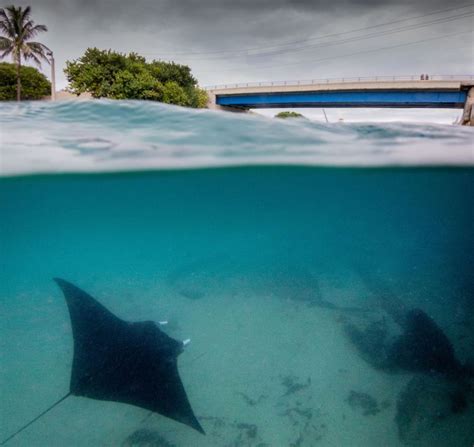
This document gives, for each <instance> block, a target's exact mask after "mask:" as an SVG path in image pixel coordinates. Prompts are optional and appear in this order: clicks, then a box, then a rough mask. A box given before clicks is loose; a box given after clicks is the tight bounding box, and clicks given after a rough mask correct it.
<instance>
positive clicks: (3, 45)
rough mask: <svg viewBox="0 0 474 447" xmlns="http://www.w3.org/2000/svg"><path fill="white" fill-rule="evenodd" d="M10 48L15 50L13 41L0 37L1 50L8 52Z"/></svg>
mask: <svg viewBox="0 0 474 447" xmlns="http://www.w3.org/2000/svg"><path fill="white" fill-rule="evenodd" d="M8 48H13V41H12V40H10V39H7V38H6V37H3V36H0V50H6V49H8Z"/></svg>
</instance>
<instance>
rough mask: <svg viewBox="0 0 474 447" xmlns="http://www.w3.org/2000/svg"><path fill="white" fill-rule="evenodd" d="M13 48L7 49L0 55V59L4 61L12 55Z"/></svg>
mask: <svg viewBox="0 0 474 447" xmlns="http://www.w3.org/2000/svg"><path fill="white" fill-rule="evenodd" d="M12 51H13V47H12V48H7V49H6V50H5V51H4V52H3V53H0V59H4V58H6V57H7V56H9V55H10V54H12Z"/></svg>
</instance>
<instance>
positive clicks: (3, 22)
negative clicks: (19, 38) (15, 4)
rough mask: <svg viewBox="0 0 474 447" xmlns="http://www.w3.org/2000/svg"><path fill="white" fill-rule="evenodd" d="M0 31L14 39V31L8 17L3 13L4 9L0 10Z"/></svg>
mask: <svg viewBox="0 0 474 447" xmlns="http://www.w3.org/2000/svg"><path fill="white" fill-rule="evenodd" d="M0 30H2V31H3V33H4V34H6V35H7V36H8V37H14V36H15V31H14V27H13V23H12V21H11V20H10V17H9V16H8V15H7V13H6V12H5V9H4V8H0Z"/></svg>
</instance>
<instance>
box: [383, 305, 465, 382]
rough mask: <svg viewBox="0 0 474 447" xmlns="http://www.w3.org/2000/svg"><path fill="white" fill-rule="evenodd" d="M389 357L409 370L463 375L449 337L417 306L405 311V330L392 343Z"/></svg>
mask: <svg viewBox="0 0 474 447" xmlns="http://www.w3.org/2000/svg"><path fill="white" fill-rule="evenodd" d="M390 357H391V360H392V362H394V363H395V364H396V365H397V366H399V367H400V368H403V369H407V370H411V371H424V372H430V371H433V372H438V373H441V374H447V375H449V376H457V375H461V374H463V367H462V366H461V363H460V362H459V361H458V360H457V358H456V355H455V353H454V348H453V345H452V344H451V342H450V341H449V339H448V337H447V336H446V335H445V333H444V332H443V331H442V330H441V328H440V327H439V326H438V325H437V324H436V323H435V322H434V320H432V319H431V318H430V317H429V316H428V315H427V314H426V313H425V312H423V311H422V310H420V309H413V310H411V311H409V312H407V314H406V317H405V324H404V332H403V334H402V335H401V336H400V337H399V338H398V339H397V340H396V341H395V343H394V344H393V346H392V348H391V353H390Z"/></svg>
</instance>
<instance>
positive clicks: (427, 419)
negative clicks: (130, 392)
mask: <svg viewBox="0 0 474 447" xmlns="http://www.w3.org/2000/svg"><path fill="white" fill-rule="evenodd" d="M117 104H118V105H114V104H112V103H98V104H96V105H94V104H93V103H84V104H74V105H73V104H65V105H60V106H56V107H52V106H45V105H36V104H29V105H25V106H24V108H21V107H20V108H18V107H16V106H2V107H3V109H2V114H1V118H0V120H1V125H2V140H3V141H2V152H3V154H4V155H3V160H2V167H3V171H4V174H7V175H6V176H4V178H2V179H1V180H0V215H1V216H2V217H1V223H0V226H1V227H0V230H1V234H0V247H1V253H2V254H1V262H2V266H1V275H2V280H1V282H0V299H1V313H2V325H1V334H0V335H1V340H2V341H1V343H2V344H1V349H0V354H1V370H0V387H1V388H0V389H1V396H2V402H3V403H2V408H1V414H0V416H1V417H0V433H1V436H0V437H1V438H2V439H3V438H5V437H7V436H8V434H10V433H11V432H13V431H15V430H16V429H17V428H19V427H20V426H21V425H22V424H23V423H25V422H27V421H28V420H29V419H32V418H33V417H34V416H35V415H36V414H38V413H40V412H41V411H42V410H43V409H45V408H46V407H47V406H48V405H50V404H51V403H52V402H54V401H55V400H57V399H59V398H60V397H61V396H63V395H64V394H65V393H66V392H67V390H68V386H69V375H70V368H71V361H72V334H71V329H70V323H69V316H68V313H67V308H66V305H65V302H64V299H63V297H62V295H61V293H60V291H59V290H58V288H57V286H56V284H54V283H53V281H52V278H53V277H58V276H59V277H62V278H65V279H68V280H70V281H72V282H73V283H75V284H77V285H78V286H79V287H81V288H83V289H84V290H86V291H88V292H89V293H91V294H92V295H93V296H95V297H96V298H97V299H99V300H100V301H101V302H102V303H104V304H105V305H106V306H107V307H108V308H109V309H111V310H112V311H113V312H114V313H116V314H117V315H119V316H120V317H122V318H124V319H126V320H130V321H136V320H145V319H151V320H154V321H160V320H163V319H165V320H168V321H169V323H168V325H167V326H165V329H164V330H165V331H166V332H167V333H168V334H169V335H171V336H173V337H175V338H177V339H180V340H183V339H185V338H191V340H192V341H191V344H190V345H189V346H188V347H187V348H186V350H185V352H184V353H183V354H182V355H181V357H180V360H179V369H180V374H181V376H182V379H183V382H184V385H185V388H186V390H187V393H188V396H189V399H190V401H191V404H192V406H193V409H194V411H195V413H196V415H197V417H198V419H199V420H200V422H201V424H202V425H203V427H204V429H205V430H206V432H207V435H206V436H205V437H204V436H202V435H200V434H198V433H196V432H194V431H193V430H191V429H189V428H188V427H186V426H184V425H181V424H177V423H175V422H173V421H170V420H168V419H166V418H163V417H162V416H159V415H152V416H149V412H147V411H146V410H143V409H140V408H136V407H132V406H128V405H124V404H119V403H113V402H101V401H94V400H90V399H85V398H80V397H71V398H69V399H67V400H66V401H65V402H64V403H62V404H61V405H60V406H58V407H57V408H55V409H54V410H53V411H52V412H50V413H48V414H47V415H45V416H44V417H43V418H42V419H40V420H39V421H38V422H36V423H35V424H34V425H32V426H31V427H29V428H28V429H27V430H25V431H24V432H22V433H21V434H19V435H18V436H17V437H15V438H14V439H13V440H12V441H10V443H9V445H10V444H11V445H17V446H64V445H68V446H96V445H97V446H120V445H123V446H145V445H146V446H166V445H175V446H191V445H193V446H201V445H202V446H227V445H229V446H230V445H232V446H255V447H256V446H261V447H262V446H314V445H321V446H339V445H352V446H380V445H386V446H399V445H400V446H401V445H440V446H441V445H443V446H444V445H452V446H457V445H459V446H461V445H469V443H472V430H471V428H472V426H474V413H473V407H474V402H472V400H473V399H472V394H469V392H466V396H467V397H466V399H467V402H468V408H467V409H466V410H465V411H463V412H461V413H453V412H452V411H449V409H448V410H446V399H445V395H444V394H443V393H442V392H441V391H439V387H438V388H436V389H435V390H438V391H437V392H436V391H433V390H431V389H429V390H428V391H427V390H426V389H424V388H422V389H421V390H418V391H416V392H414V393H412V394H413V396H412V397H410V398H412V399H413V403H412V404H411V405H409V406H410V408H414V410H413V412H412V413H410V414H408V415H407V414H405V413H404V414H403V416H404V417H405V419H407V420H408V422H406V423H405V425H403V426H401V425H400V422H399V420H400V412H401V411H402V410H400V408H401V407H400V404H399V402H400V401H401V400H402V397H401V396H402V395H403V392H404V390H406V389H411V388H407V386H408V385H409V384H410V383H413V382H412V380H413V378H414V377H415V376H417V375H416V374H414V373H412V372H407V371H401V372H400V371H399V372H387V371H381V370H378V369H376V368H374V367H373V366H372V365H371V364H370V363H368V362H367V361H366V360H365V359H364V358H363V356H362V355H361V353H360V352H359V351H358V350H357V348H356V347H355V346H354V344H352V343H351V341H350V340H349V338H348V337H347V334H346V332H345V330H344V328H345V325H347V324H348V322H350V323H354V324H359V325H368V324H370V323H371V322H373V321H379V320H385V319H389V318H390V315H389V314H387V312H386V308H384V307H383V306H381V305H380V302H381V299H380V297H381V296H383V298H384V300H386V301H387V300H392V301H394V302H395V301H396V302H402V303H403V305H404V306H406V308H407V309H408V308H415V307H416V308H421V309H422V310H423V311H424V312H426V313H427V314H428V315H430V316H431V317H432V318H433V320H434V321H436V323H437V324H438V325H439V326H440V328H441V329H442V330H443V331H444V332H445V334H446V335H447V336H448V338H449V339H450V341H451V342H452V344H453V346H454V349H455V351H456V355H457V356H458V358H459V359H460V360H461V361H462V362H467V361H469V360H470V359H474V348H473V346H474V339H473V334H474V332H473V323H474V312H473V304H472V300H473V290H474V288H473V286H474V284H473V276H472V271H473V265H474V255H473V253H474V251H473V249H474V233H473V231H472V223H473V221H474V219H473V217H474V215H473V204H474V188H473V185H474V170H473V169H472V167H471V166H469V151H470V150H471V151H472V146H470V145H471V142H472V131H469V130H466V129H458V128H453V127H447V126H426V127H423V126H415V125H411V126H403V125H401V124H393V125H385V126H378V125H374V124H366V125H358V126H355V125H354V126H352V127H350V126H349V127H347V128H345V127H342V128H341V129H339V128H337V127H335V125H334V126H327V127H325V126H323V125H322V124H311V123H305V122H300V123H298V122H294V123H281V122H278V123H277V124H275V122H274V121H270V120H267V119H262V118H258V117H241V116H237V115H230V114H224V115H221V114H218V113H209V112H195V114H193V113H194V112H190V111H183V110H182V109H175V108H166V107H165V108H163V107H157V108H153V107H152V106H149V105H148V104H146V105H141V104H140V103H132V104H125V103H117ZM15 107H16V108H15ZM134 107H135V108H136V110H135V109H134ZM134 111H135V112H136V113H133V112H134ZM12 117H16V118H15V119H13V118H12ZM74 117H75V118H74ZM153 117H154V118H155V120H153V119H152V118H153ZM160 117H161V118H160ZM252 120H253V121H252ZM125 122H129V125H128V126H125V125H124V123H125ZM204 123H205V128H204V130H203V128H202V127H201V124H203V125H204ZM22 126H23V127H22ZM278 126H279V127H278ZM178 128H179V135H178V130H177V129H178ZM67 129H69V135H68V136H67V141H66V140H65V139H64V138H65V134H66V133H67ZM166 129H167V131H168V133H165V130H166ZM226 131H229V133H230V135H227V136H222V135H221V133H224V132H226ZM264 131H265V132H269V133H268V134H264V133H263V132H264ZM203 132H204V134H205V135H203ZM99 133H100V135H101V136H100V139H98V138H99V137H98V136H97V135H98V134H99ZM79 135H82V137H80V136H79ZM193 135H194V138H193ZM231 137H232V138H231ZM81 138H82V139H81ZM134 142H135V143H134ZM206 142H209V144H208V146H206ZM466 144H467V146H466ZM28 145H29V146H28ZM121 145H122V146H121ZM430 145H432V146H433V147H434V148H435V149H434V150H433V152H430V151H429V150H428V149H429V147H430ZM125 146H127V148H128V149H127V148H125ZM469 146H470V149H469ZM331 147H332V148H333V149H334V153H331V152H330V151H331ZM410 147H411V150H415V149H413V148H420V151H419V152H418V157H419V158H418V161H417V162H415V161H414V160H415V158H413V154H411V155H410V153H409V149H410ZM252 148H255V149H256V150H257V151H260V152H259V156H258V160H257V164H258V165H257V166H234V167H229V166H228V165H234V164H236V165H238V164H242V163H243V164H251V163H252V157H253V156H255V155H251V154H250V155H249V151H251V150H252ZM282 148H283V149H284V150H283V149H282ZM298 148H299V151H298V150H297V149H298ZM466 148H467V149H466ZM441 149H443V150H441ZM193 150H196V152H194V153H193ZM15 151H19V153H21V154H23V155H24V158H21V157H19V156H17V155H18V154H15ZM150 151H152V152H153V151H155V152H156V153H157V154H156V153H154V154H152V155H150ZM180 151H181V152H180ZM448 151H451V158H450V157H449V156H448V155H449V154H448V155H446V154H447V153H448ZM117 154H118V155H117ZM321 154H324V155H321ZM328 154H329V155H328ZM440 154H441V155H440ZM164 155H166V157H164ZM282 155H284V156H282ZM122 156H123V157H122ZM193 157H194V158H193ZM321 157H323V158H321ZM443 157H444V158H443ZM307 158H309V159H311V160H310V161H307V160H306V159H307ZM234 159H235V160H234ZM58 160H59V161H58ZM116 160H120V163H119V164H116ZM130 160H132V161H131V164H132V166H131V170H133V171H136V172H112V173H106V172H97V173H95V174H77V173H76V174H74V173H71V172H73V171H75V172H78V171H79V172H80V171H90V170H94V171H117V170H120V171H124V169H125V167H126V166H127V163H128V161H130ZM144 160H145V161H144ZM160 160H161V161H162V162H163V164H164V165H167V166H168V167H173V169H171V170H170V169H168V170H148V171H146V172H144V171H140V169H143V168H149V169H150V168H152V167H154V166H155V165H156V163H159V162H160ZM176 160H178V163H174V162H175V161H176ZM334 160H335V161H334ZM234 161H235V163H234ZM135 162H136V163H135ZM61 163H64V165H61ZM134 163H135V164H134ZM322 164H324V165H325V166H321V165H322ZM393 164H396V165H404V167H401V166H398V167H396V166H390V165H393ZM214 165H218V166H219V167H211V166H214ZM223 165H224V166H223ZM331 165H344V167H340V166H339V167H334V166H331ZM361 165H362V166H366V165H376V166H374V167H370V168H369V167H361ZM420 165H425V166H420ZM426 165H430V166H426ZM446 165H450V166H446ZM61 166H64V169H61ZM91 166H92V168H91ZM203 166H204V167H206V168H205V169H203ZM225 166H227V167H225ZM180 167H181V168H183V169H180ZM184 168H185V169H184ZM58 170H63V171H68V172H70V173H65V174H53V172H56V171H58ZM38 171H39V172H43V174H41V175H32V174H33V173H34V172H38ZM19 173H22V174H23V175H16V174H19ZM387 290H390V292H389V293H388V292H387ZM386 307H388V306H386ZM403 402H405V401H403ZM397 415H398V416H397ZM166 442H167V443H168V444H166Z"/></svg>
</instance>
